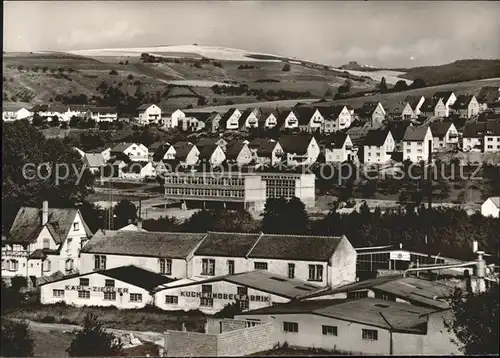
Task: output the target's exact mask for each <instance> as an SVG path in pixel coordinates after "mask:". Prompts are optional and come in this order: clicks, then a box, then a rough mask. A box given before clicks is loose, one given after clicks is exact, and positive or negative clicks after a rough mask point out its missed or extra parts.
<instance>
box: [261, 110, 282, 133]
mask: <svg viewBox="0 0 500 358" xmlns="http://www.w3.org/2000/svg"><path fill="white" fill-rule="evenodd" d="M278 116H279V114H278V112H277V111H276V110H275V109H272V110H265V109H261V112H260V119H259V127H260V128H265V129H270V128H274V127H276V125H277V124H278Z"/></svg>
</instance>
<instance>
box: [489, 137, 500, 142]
mask: <svg viewBox="0 0 500 358" xmlns="http://www.w3.org/2000/svg"><path fill="white" fill-rule="evenodd" d="M493 139H494V138H492V137H488V138H487V141H488V142H493ZM496 139H497V142H500V137H497V138H496Z"/></svg>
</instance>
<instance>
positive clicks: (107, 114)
mask: <svg viewBox="0 0 500 358" xmlns="http://www.w3.org/2000/svg"><path fill="white" fill-rule="evenodd" d="M87 117H89V118H91V119H93V120H94V121H96V122H98V123H99V122H114V121H116V120H118V112H117V111H116V108H115V107H90V108H89V109H88V111H87Z"/></svg>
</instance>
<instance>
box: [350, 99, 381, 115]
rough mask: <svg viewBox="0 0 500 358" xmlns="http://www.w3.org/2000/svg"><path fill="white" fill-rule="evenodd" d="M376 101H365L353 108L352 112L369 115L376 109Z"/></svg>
mask: <svg viewBox="0 0 500 358" xmlns="http://www.w3.org/2000/svg"><path fill="white" fill-rule="evenodd" d="M377 106H378V102H372V101H370V102H365V103H363V105H362V106H361V107H358V108H355V109H354V112H356V114H358V115H359V116H362V117H363V116H371V115H372V114H373V112H374V111H375V109H377Z"/></svg>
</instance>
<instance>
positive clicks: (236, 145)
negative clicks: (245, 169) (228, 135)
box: [226, 140, 253, 166]
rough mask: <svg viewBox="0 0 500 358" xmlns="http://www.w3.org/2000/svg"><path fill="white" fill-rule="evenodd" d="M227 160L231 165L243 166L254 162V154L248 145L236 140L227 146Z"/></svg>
mask: <svg viewBox="0 0 500 358" xmlns="http://www.w3.org/2000/svg"><path fill="white" fill-rule="evenodd" d="M226 160H227V162H228V163H230V164H237V165H239V166H243V165H247V164H250V163H251V162H252V160H253V154H252V151H251V150H250V148H249V147H248V144H247V143H245V142H244V141H241V140H234V141H232V142H230V143H229V144H228V146H227V150H226Z"/></svg>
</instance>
